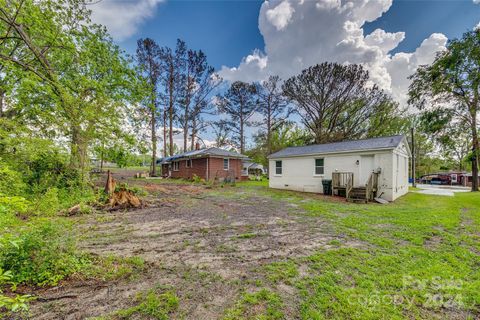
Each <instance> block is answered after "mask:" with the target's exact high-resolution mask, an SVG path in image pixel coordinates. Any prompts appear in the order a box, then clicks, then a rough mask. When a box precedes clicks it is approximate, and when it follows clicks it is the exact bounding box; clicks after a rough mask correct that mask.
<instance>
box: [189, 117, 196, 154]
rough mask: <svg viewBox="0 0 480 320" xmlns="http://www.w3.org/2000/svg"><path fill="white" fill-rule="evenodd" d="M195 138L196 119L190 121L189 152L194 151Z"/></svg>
mask: <svg viewBox="0 0 480 320" xmlns="http://www.w3.org/2000/svg"><path fill="white" fill-rule="evenodd" d="M196 136H197V119H195V117H194V118H193V119H192V141H190V148H191V150H195V137H196Z"/></svg>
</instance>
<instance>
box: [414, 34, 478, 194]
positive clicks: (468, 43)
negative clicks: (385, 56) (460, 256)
mask: <svg viewBox="0 0 480 320" xmlns="http://www.w3.org/2000/svg"><path fill="white" fill-rule="evenodd" d="M479 48H480V30H475V31H470V32H467V33H465V34H464V35H463V37H462V38H461V39H454V40H452V41H450V42H449V43H448V44H447V49H446V50H445V51H443V52H440V53H438V55H437V57H436V58H435V61H434V62H433V63H432V64H430V65H427V66H421V67H419V68H418V69H417V71H416V72H415V74H414V75H413V76H412V77H411V79H412V80H413V81H412V83H411V84H410V88H409V96H410V98H409V103H410V104H411V105H414V106H415V107H417V108H419V109H420V110H425V109H427V108H429V109H430V110H432V109H433V110H435V109H440V110H441V109H450V110H451V112H452V114H453V115H454V117H452V119H454V120H455V121H456V122H460V123H462V122H463V123H467V125H468V126H469V128H470V138H471V144H472V156H471V161H472V177H473V179H472V191H478V184H479V181H478V156H479V155H480V153H479V152H480V151H479V150H480V145H479V140H478V112H479V109H480V97H479V94H480V49H479Z"/></svg>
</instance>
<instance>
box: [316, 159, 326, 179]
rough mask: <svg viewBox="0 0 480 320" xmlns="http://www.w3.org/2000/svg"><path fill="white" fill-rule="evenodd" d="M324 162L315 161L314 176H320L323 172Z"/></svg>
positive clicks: (320, 160)
mask: <svg viewBox="0 0 480 320" xmlns="http://www.w3.org/2000/svg"><path fill="white" fill-rule="evenodd" d="M323 164H324V160H323V158H320V159H315V174H316V175H322V174H324V172H325V167H324V165H323Z"/></svg>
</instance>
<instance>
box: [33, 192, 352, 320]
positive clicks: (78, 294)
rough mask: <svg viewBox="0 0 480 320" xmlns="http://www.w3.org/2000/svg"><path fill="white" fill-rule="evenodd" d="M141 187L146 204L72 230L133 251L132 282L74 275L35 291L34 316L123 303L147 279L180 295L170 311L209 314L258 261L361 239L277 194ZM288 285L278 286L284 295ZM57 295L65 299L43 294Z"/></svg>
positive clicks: (105, 248) (94, 245) (93, 245)
mask: <svg viewBox="0 0 480 320" xmlns="http://www.w3.org/2000/svg"><path fill="white" fill-rule="evenodd" d="M144 187H145V189H146V190H148V191H149V192H151V193H154V194H155V196H151V197H149V198H148V199H147V202H148V207H147V208H144V209H139V210H135V211H129V212H120V211H119V212H113V213H108V214H103V216H102V215H98V214H96V215H91V216H89V217H88V218H87V222H86V223H82V224H80V225H79V226H78V228H79V229H78V230H79V234H81V235H82V237H81V241H80V247H81V249H83V250H84V251H86V252H91V253H94V254H98V255H115V256H124V257H130V256H139V257H141V258H143V259H144V260H145V261H146V262H147V263H148V265H149V266H150V267H149V268H148V270H147V271H146V272H144V273H142V274H140V275H138V277H137V278H136V279H135V280H133V281H132V280H129V281H127V280H123V281H118V282H113V283H101V284H99V283H90V282H83V283H82V282H80V283H75V284H69V285H64V286H60V287H56V288H50V289H46V290H44V291H41V292H39V293H37V294H39V295H40V296H41V297H42V299H43V301H38V302H36V303H34V304H33V306H32V314H33V316H34V318H35V319H84V318H87V317H92V316H99V315H104V314H107V313H109V312H112V311H115V310H118V309H122V308H126V307H128V306H129V305H130V304H131V301H132V299H133V297H134V296H135V294H136V293H138V292H140V291H144V290H148V289H149V288H151V287H153V286H154V285H163V286H169V287H172V288H174V290H175V291H176V292H177V294H178V295H179V297H180V308H179V311H178V317H182V316H184V317H186V318H188V319H193V318H197V319H217V318H221V316H222V315H223V312H224V310H225V309H227V308H228V307H230V306H231V305H232V304H233V303H234V302H235V299H236V297H237V296H238V294H239V292H241V291H242V290H245V289H246V288H249V287H251V286H253V282H254V281H255V279H258V278H261V276H262V275H261V273H259V270H261V268H260V267H261V266H262V265H264V264H266V263H269V262H273V261H278V260H285V259H286V258H289V257H297V256H305V255H308V254H310V253H312V252H313V251H315V250H316V249H318V248H328V244H329V242H331V241H332V240H341V242H342V244H343V245H345V246H361V244H360V243H357V242H352V241H351V240H350V239H348V238H343V237H342V236H339V235H337V234H335V233H334V231H333V228H332V227H331V226H330V225H329V224H328V222H327V221H325V220H323V219H322V218H319V217H308V216H305V215H303V212H302V211H301V208H299V207H297V206H292V205H289V204H288V203H287V202H284V201H279V200H273V199H270V198H264V197H259V196H256V195H254V194H247V195H245V194H243V195H242V199H231V198H230V197H224V196H222V193H221V192H218V191H217V192H215V194H213V193H210V192H208V189H206V188H205V187H202V186H195V185H178V184H171V185H169V184H154V183H145V185H144ZM106 215H108V217H109V218H108V219H104V218H103V217H104V216H106ZM287 289H288V290H287ZM291 290H294V289H293V288H291V287H288V288H285V290H284V291H285V295H286V296H291V295H292V292H291ZM57 295H60V296H68V298H60V299H50V300H49V297H50V298H51V297H55V296H57ZM297 312H298V311H297V310H296V307H295V306H293V305H292V306H291V309H289V310H286V314H288V315H289V317H290V316H291V317H293V318H294V317H295V316H296V313H297Z"/></svg>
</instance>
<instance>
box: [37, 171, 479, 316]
mask: <svg viewBox="0 0 480 320" xmlns="http://www.w3.org/2000/svg"><path fill="white" fill-rule="evenodd" d="M120 173H122V172H120ZM120 173H116V174H117V175H119V174H120ZM130 176H131V175H127V177H130ZM123 181H127V182H128V183H129V184H133V185H135V186H137V187H144V188H145V189H146V190H148V192H149V193H150V195H149V196H148V199H149V201H150V205H149V206H147V207H146V208H143V209H139V210H134V211H130V212H117V213H107V214H106V213H98V214H92V215H86V216H82V217H78V218H74V219H77V220H75V221H77V223H78V224H77V225H76V226H77V227H79V228H80V229H79V230H80V231H79V233H80V234H81V237H80V242H81V245H82V248H84V249H86V250H87V251H88V252H90V251H91V252H92V253H93V254H94V255H98V256H99V259H100V260H99V261H100V262H101V263H100V266H99V267H98V268H97V269H93V270H92V272H93V276H94V278H95V279H103V280H102V281H104V282H105V283H106V285H108V286H109V288H111V290H110V289H109V290H110V295H109V296H108V299H106V300H102V299H105V296H104V295H103V293H102V291H101V290H97V289H96V288H97V287H96V286H93V287H92V284H91V283H90V282H85V283H82V285H80V286H78V285H74V286H72V287H69V286H68V285H66V286H64V290H66V291H65V294H68V295H71V296H76V298H75V299H71V300H68V301H63V302H61V301H58V302H56V301H55V302H51V303H48V304H46V303H38V304H36V305H34V310H33V315H34V317H33V318H35V316H40V315H44V314H45V312H47V311H45V310H50V311H48V312H51V313H50V314H49V315H48V316H44V317H43V318H42V319H49V318H55V317H57V318H58V317H62V316H64V315H65V314H75V316H77V317H78V318H83V316H82V315H85V314H86V315H88V316H100V317H101V318H99V319H192V318H198V319H235V320H237V319H251V320H253V319H255V320H257V319H261V320H275V319H305V320H307V319H472V320H473V319H479V317H480V194H478V193H476V194H474V193H456V194H455V196H453V197H446V196H433V195H425V194H420V193H416V192H411V193H409V194H408V195H406V196H404V197H402V198H400V199H398V200H397V201H395V202H394V203H390V204H386V205H381V204H375V203H371V204H353V203H347V202H345V201H343V199H339V198H333V197H326V196H323V195H318V194H309V193H299V192H292V191H285V190H274V189H269V188H268V182H267V181H248V182H239V183H236V184H235V186H231V185H216V186H211V185H208V186H207V185H204V184H202V183H201V182H197V183H193V182H188V181H185V180H160V179H159V180H146V179H132V178H128V179H127V178H126V179H125V180H123ZM182 184H183V185H182ZM110 255H111V256H110ZM117 256H118V257H123V258H121V259H120V258H118V257H117ZM105 271H107V272H106V274H105ZM87 276H88V275H87ZM52 294H53V297H56V296H57V295H58V293H56V292H55V291H53V293H52ZM47 297H48V296H47ZM47 301H48V300H47ZM99 301H100V302H99ZM102 301H103V302H102ZM53 306H55V308H54V307H53ZM52 310H53V311H52ZM82 310H84V311H85V313H82V312H81V311H82ZM102 317H103V318H102Z"/></svg>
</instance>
